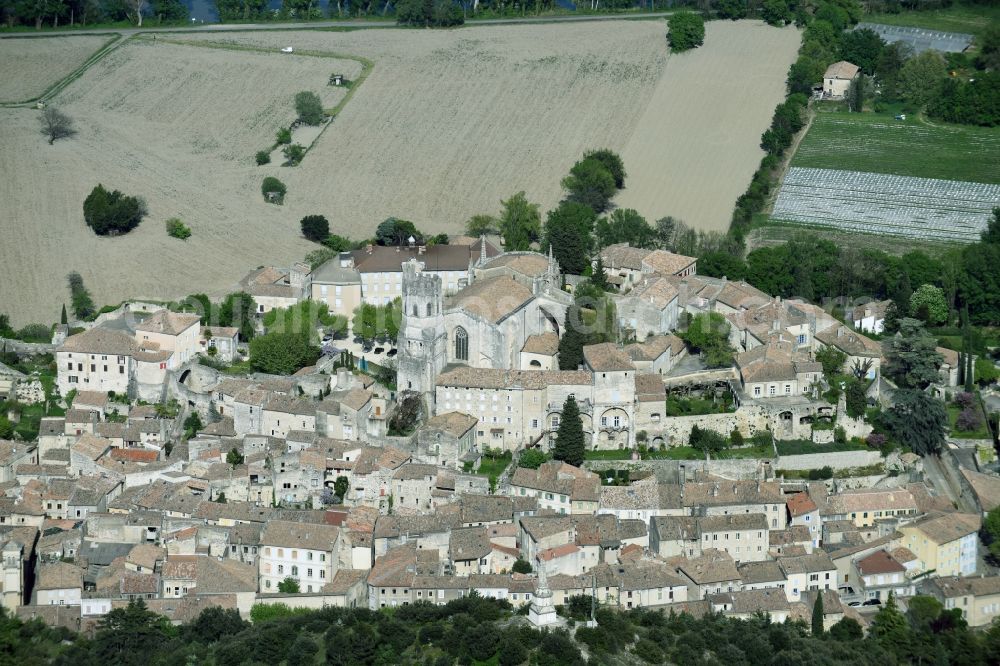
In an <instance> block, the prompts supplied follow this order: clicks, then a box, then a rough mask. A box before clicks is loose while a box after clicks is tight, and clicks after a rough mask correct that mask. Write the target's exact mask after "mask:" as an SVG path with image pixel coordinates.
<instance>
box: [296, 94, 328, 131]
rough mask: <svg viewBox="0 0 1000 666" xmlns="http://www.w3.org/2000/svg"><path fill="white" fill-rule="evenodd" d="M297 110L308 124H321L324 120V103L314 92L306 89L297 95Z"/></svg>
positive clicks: (301, 118)
mask: <svg viewBox="0 0 1000 666" xmlns="http://www.w3.org/2000/svg"><path fill="white" fill-rule="evenodd" d="M295 112H296V113H298V114H299V120H301V121H302V122H304V123H305V124H306V125H319V124H320V123H321V122H323V103H322V102H321V101H320V99H319V95H317V94H316V93H314V92H309V91H308V90H304V91H302V92H300V93H298V94H297V95H295Z"/></svg>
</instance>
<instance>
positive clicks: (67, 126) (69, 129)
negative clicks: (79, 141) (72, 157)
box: [38, 106, 76, 146]
mask: <svg viewBox="0 0 1000 666" xmlns="http://www.w3.org/2000/svg"><path fill="white" fill-rule="evenodd" d="M38 120H39V122H41V125H42V134H44V135H45V136H46V137H48V139H49V145H50V146H51V145H52V144H53V143H55V142H56V140H57V139H65V138H68V137H71V136H73V135H74V134H76V130H75V129H73V120H72V118H70V117H69V116H67V115H66V114H65V113H63V112H62V111H60V110H59V109H57V108H56V107H54V106H46V107H45V110H43V111H42V115H41V117H40V118H39V119H38Z"/></svg>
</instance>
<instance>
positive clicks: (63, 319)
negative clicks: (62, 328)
mask: <svg viewBox="0 0 1000 666" xmlns="http://www.w3.org/2000/svg"><path fill="white" fill-rule="evenodd" d="M59 323H60V324H68V323H69V317H67V316H66V304H65V303H63V306H62V314H61V315H59Z"/></svg>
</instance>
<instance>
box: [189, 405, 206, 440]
mask: <svg viewBox="0 0 1000 666" xmlns="http://www.w3.org/2000/svg"><path fill="white" fill-rule="evenodd" d="M204 427H205V424H203V423H202V422H201V417H200V416H198V412H194V411H193V412H191V413H190V414H188V417H187V418H186V419H184V437H185V438H187V439H190V438H192V437H194V436H195V435H197V434H198V431H199V430H201V429H203V428H204Z"/></svg>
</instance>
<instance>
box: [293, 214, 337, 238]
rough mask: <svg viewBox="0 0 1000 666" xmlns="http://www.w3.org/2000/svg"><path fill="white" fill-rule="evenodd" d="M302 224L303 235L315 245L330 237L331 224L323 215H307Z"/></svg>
mask: <svg viewBox="0 0 1000 666" xmlns="http://www.w3.org/2000/svg"><path fill="white" fill-rule="evenodd" d="M300 224H301V225H302V235H303V236H305V237H306V238H308V239H309V240H311V241H313V242H314V243H321V242H322V241H323V239H325V238H326V237H327V236H329V235H330V222H329V221H328V220H327V219H326V218H325V217H323V216H322V215H306V216H305V217H303V218H302V222H301V223H300Z"/></svg>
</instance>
